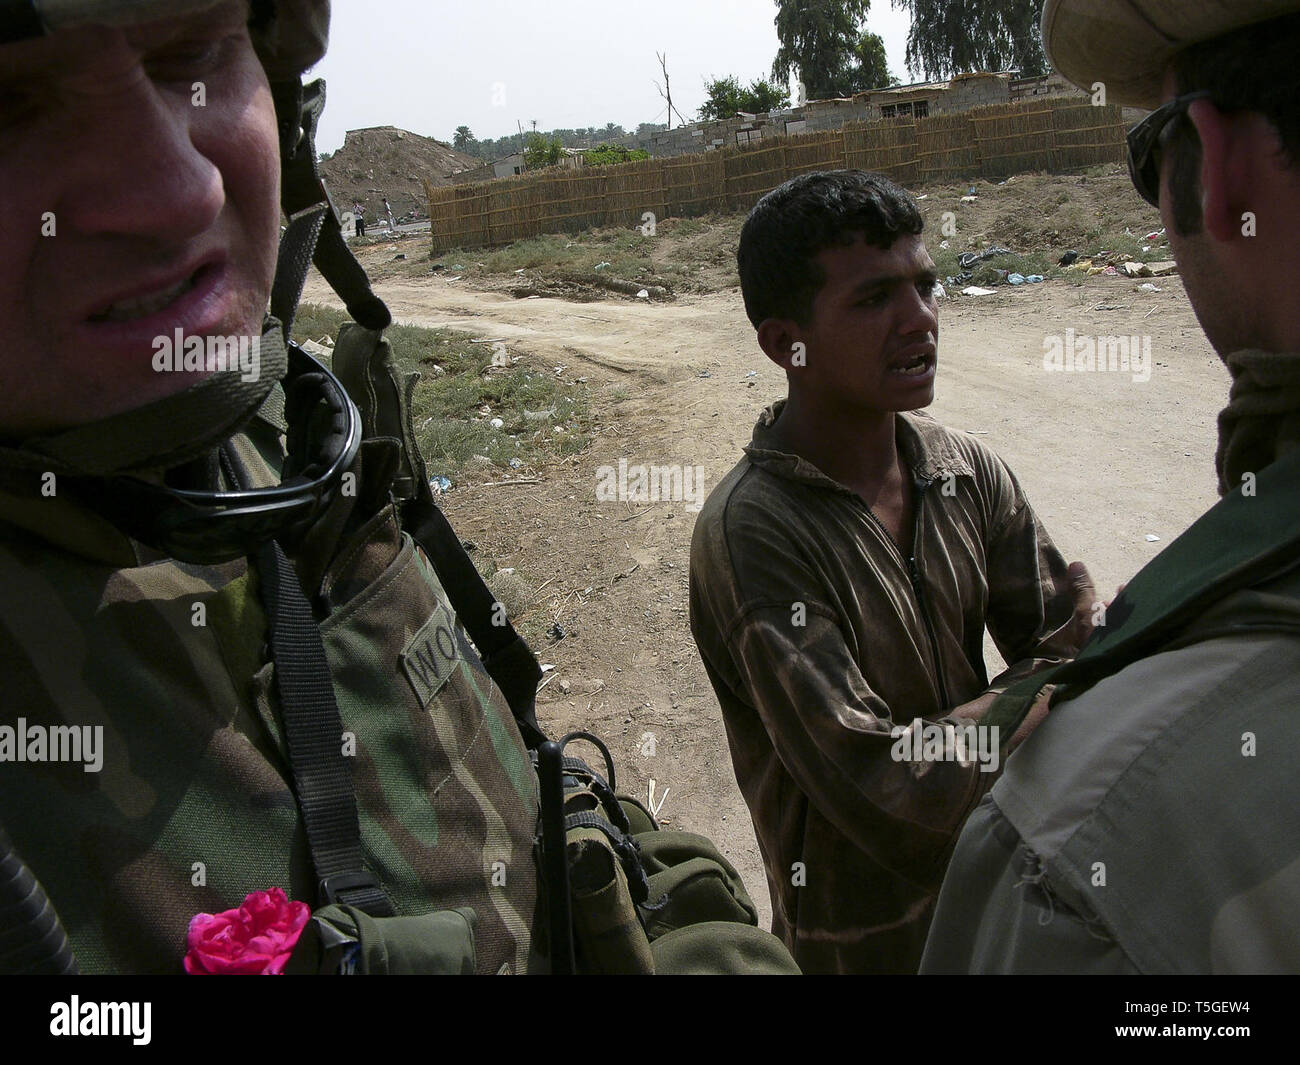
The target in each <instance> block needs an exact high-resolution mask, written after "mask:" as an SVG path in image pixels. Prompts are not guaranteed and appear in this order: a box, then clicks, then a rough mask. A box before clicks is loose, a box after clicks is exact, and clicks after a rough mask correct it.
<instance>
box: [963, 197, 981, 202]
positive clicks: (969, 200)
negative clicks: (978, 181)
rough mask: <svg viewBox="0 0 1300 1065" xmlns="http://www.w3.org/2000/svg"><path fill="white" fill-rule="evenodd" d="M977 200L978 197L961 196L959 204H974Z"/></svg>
mask: <svg viewBox="0 0 1300 1065" xmlns="http://www.w3.org/2000/svg"><path fill="white" fill-rule="evenodd" d="M978 199H979V197H978V196H963V197H962V198H961V202H962V203H975V202H976V201H977V200H978Z"/></svg>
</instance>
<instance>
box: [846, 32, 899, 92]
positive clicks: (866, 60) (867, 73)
mask: <svg viewBox="0 0 1300 1065" xmlns="http://www.w3.org/2000/svg"><path fill="white" fill-rule="evenodd" d="M853 54H854V57H855V58H856V60H857V66H856V68H855V69H854V70H853V88H852V91H853V92H865V91H866V90H867V89H881V88H884V87H885V86H887V85H897V84H898V79H897V78H896V77H894V75H893V74H891V73H890V72H889V61H888V59H887V58H886V56H885V42H884V41H883V40H881V38H880V34H878V33H864V34H862V36H861V37H859V38H858V43H857V46H856V47H855V48H854V49H853Z"/></svg>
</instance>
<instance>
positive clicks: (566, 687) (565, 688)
mask: <svg viewBox="0 0 1300 1065" xmlns="http://www.w3.org/2000/svg"><path fill="white" fill-rule="evenodd" d="M556 687H557V688H559V689H560V694H561V695H568V694H569V692H571V691H573V685H572V684H570V683H569V682H568V681H567V680H561V681H560V683H559V684H557V685H556Z"/></svg>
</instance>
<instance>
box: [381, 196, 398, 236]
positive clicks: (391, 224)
mask: <svg viewBox="0 0 1300 1065" xmlns="http://www.w3.org/2000/svg"><path fill="white" fill-rule="evenodd" d="M384 217H385V218H386V219H387V221H388V229H389V232H391V233H396V232H397V219H395V218H394V217H393V208H392V207H391V206H390V205H389V203H388V197H386V196H385V197H384Z"/></svg>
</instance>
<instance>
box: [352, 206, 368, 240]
mask: <svg viewBox="0 0 1300 1065" xmlns="http://www.w3.org/2000/svg"><path fill="white" fill-rule="evenodd" d="M352 216H353V218H354V219H355V221H356V226H357V236H358V237H364V236H365V235H366V208H365V205H364V204H362V203H361V201H360V200H358V201H357V202H356V203H355V204H354V205H353V207H352Z"/></svg>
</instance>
